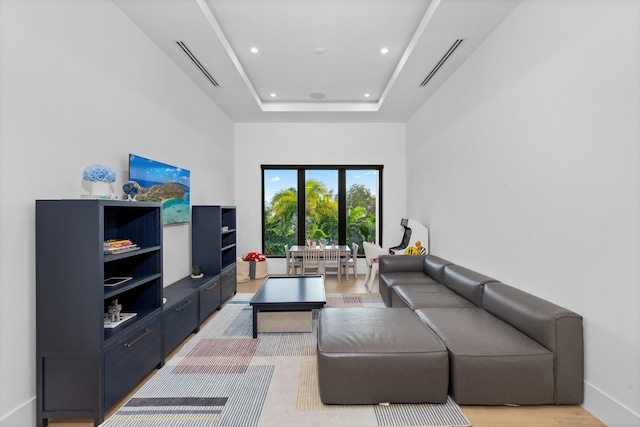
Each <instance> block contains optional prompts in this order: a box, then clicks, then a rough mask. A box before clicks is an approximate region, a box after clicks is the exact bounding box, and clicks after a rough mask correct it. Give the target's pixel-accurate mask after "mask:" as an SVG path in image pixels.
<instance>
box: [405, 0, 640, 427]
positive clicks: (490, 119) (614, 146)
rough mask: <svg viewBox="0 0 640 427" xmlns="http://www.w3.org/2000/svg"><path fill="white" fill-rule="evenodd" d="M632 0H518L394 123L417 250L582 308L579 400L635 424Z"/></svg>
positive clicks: (639, 200)
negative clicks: (420, 235)
mask: <svg viewBox="0 0 640 427" xmlns="http://www.w3.org/2000/svg"><path fill="white" fill-rule="evenodd" d="M639 34H640V3H639V2H637V1H635V0H617V1H615V2H614V1H606V0H561V1H557V0H554V1H551V0H524V1H523V2H522V4H521V5H519V6H518V7H517V8H516V9H515V11H514V12H513V13H512V14H511V15H510V16H509V17H508V18H507V19H506V20H505V21H504V22H503V23H502V24H501V26H500V27H499V28H498V29H497V30H496V31H495V32H494V33H493V34H492V35H491V36H490V37H489V38H488V39H487V40H486V41H485V42H484V43H483V44H482V45H481V46H480V47H479V48H478V50H477V51H476V52H475V53H474V54H473V55H472V56H471V57H470V58H469V59H468V60H467V61H466V63H465V64H464V65H463V66H462V67H460V68H459V69H458V70H457V72H456V73H455V74H454V75H453V76H452V77H451V78H450V79H449V80H448V81H447V82H446V84H445V85H444V86H443V87H442V88H441V89H440V90H439V91H438V92H437V93H436V94H435V96H434V97H433V98H432V99H431V100H430V101H429V102H427V103H426V104H425V105H424V106H423V107H422V109H421V110H420V111H419V112H418V113H417V114H415V115H414V117H413V118H412V119H411V120H410V122H409V123H408V124H407V170H408V171H412V172H415V173H416V175H414V178H413V179H408V180H407V186H408V194H407V200H408V214H409V215H410V216H412V217H415V218H417V219H420V220H422V222H423V223H425V224H427V225H428V226H430V228H431V248H432V253H434V254H437V255H440V256H442V257H444V258H445V259H448V260H450V261H452V262H455V263H458V264H460V265H463V266H466V267H469V268H472V269H476V270H477V271H480V272H482V273H485V274H488V275H490V276H493V277H495V278H497V279H499V280H501V281H503V282H505V283H508V284H511V285H514V286H516V287H519V288H522V289H524V290H527V291H529V292H531V293H534V294H536V295H538V296H541V297H543V298H547V299H549V300H551V301H553V302H555V303H557V304H560V305H563V306H565V307H567V308H570V309H572V310H575V311H576V312H578V313H580V314H581V315H583V316H584V338H585V346H586V355H585V361H586V372H585V385H586V395H585V402H584V407H585V408H586V409H587V410H589V411H590V412H592V413H593V414H594V415H595V416H597V417H598V418H600V419H601V420H602V421H604V422H605V423H607V424H608V425H609V426H625V427H627V426H632V425H640V415H639V414H640V364H639V363H638V360H640V334H639V333H638V331H639V330H640V310H639V309H638V304H639V303H640V286H639V285H638V284H639V283H640V271H639V265H640V263H639V259H640V239H639V237H640V228H639V224H638V219H639V218H640V179H639V178H640V149H639V146H640V144H639V141H640V130H639V123H640V121H639V119H638V118H639V117H640V95H639V94H640V91H639V86H638V85H639V81H640V77H639V76H640V60H639V55H640V35H639Z"/></svg>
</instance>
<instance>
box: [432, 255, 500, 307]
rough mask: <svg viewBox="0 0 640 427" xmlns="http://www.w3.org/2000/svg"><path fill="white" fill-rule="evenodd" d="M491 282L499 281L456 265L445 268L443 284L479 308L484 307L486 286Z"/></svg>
mask: <svg viewBox="0 0 640 427" xmlns="http://www.w3.org/2000/svg"><path fill="white" fill-rule="evenodd" d="M489 282H497V280H496V279H492V278H491V277H489V276H485V275H484V274H480V273H476V272H475V271H473V270H469V269H468V268H464V267H460V266H459V265H455V264H450V265H446V266H445V267H444V274H443V282H442V283H443V284H444V285H446V286H447V287H448V288H449V289H451V290H453V291H454V292H456V293H457V294H459V295H462V296H463V297H465V298H466V299H468V300H469V301H471V302H472V303H474V304H475V305H477V306H478V307H482V290H483V288H484V284H485V283H489Z"/></svg>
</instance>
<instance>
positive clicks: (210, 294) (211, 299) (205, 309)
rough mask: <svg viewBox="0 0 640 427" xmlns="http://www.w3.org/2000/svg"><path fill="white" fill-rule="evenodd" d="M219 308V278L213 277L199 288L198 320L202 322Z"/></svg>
mask: <svg viewBox="0 0 640 427" xmlns="http://www.w3.org/2000/svg"><path fill="white" fill-rule="evenodd" d="M219 308H220V276H215V277H214V278H212V279H211V280H209V281H208V282H206V283H205V284H203V285H202V286H200V320H199V322H200V323H202V322H204V321H205V320H206V319H207V317H209V316H210V315H211V313H213V312H214V311H216V310H217V309H219Z"/></svg>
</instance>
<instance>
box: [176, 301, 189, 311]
mask: <svg viewBox="0 0 640 427" xmlns="http://www.w3.org/2000/svg"><path fill="white" fill-rule="evenodd" d="M189 304H191V300H190V299H188V300H187V302H186V303H185V304H184V305H183V306H182V307H178V308H176V311H182V309H183V308H185V307H186V306H188V305H189Z"/></svg>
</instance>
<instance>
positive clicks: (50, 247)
mask: <svg viewBox="0 0 640 427" xmlns="http://www.w3.org/2000/svg"><path fill="white" fill-rule="evenodd" d="M110 240H118V241H121V240H130V241H131V242H132V244H134V245H135V247H133V246H132V247H130V248H128V249H130V250H127V251H123V252H120V253H117V254H105V251H104V247H103V245H104V242H106V241H110ZM114 277H119V278H126V280H125V281H124V282H123V283H121V284H118V285H115V286H106V285H105V279H108V278H114ZM162 286H163V285H162V206H161V204H159V203H143V202H125V201H117V200H38V201H36V362H37V370H36V371H37V372H36V380H37V384H36V387H37V391H36V392H37V399H38V403H37V417H38V425H39V426H43V425H46V424H47V422H48V419H49V418H92V419H93V420H94V424H95V425H96V426H97V425H99V424H100V423H102V421H103V420H104V415H105V413H106V411H108V410H109V409H110V408H112V407H113V405H115V404H116V403H117V402H118V401H119V400H120V399H122V398H123V397H125V396H126V395H127V394H128V393H129V392H130V391H131V390H132V389H133V388H134V387H135V386H136V385H137V384H138V383H139V382H140V381H141V380H142V379H144V377H145V376H146V375H147V374H148V373H149V372H150V371H151V370H153V369H154V368H155V367H159V366H161V365H162V364H163V355H162V318H161V314H162V294H163V290H162ZM116 301H117V303H116ZM114 304H117V305H118V306H119V307H121V311H122V313H128V314H135V315H134V316H132V317H131V318H130V319H129V320H126V321H124V322H122V323H120V324H118V325H117V326H115V327H109V326H113V325H108V324H105V313H108V311H109V307H111V306H114Z"/></svg>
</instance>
